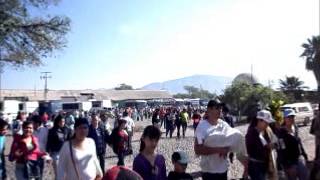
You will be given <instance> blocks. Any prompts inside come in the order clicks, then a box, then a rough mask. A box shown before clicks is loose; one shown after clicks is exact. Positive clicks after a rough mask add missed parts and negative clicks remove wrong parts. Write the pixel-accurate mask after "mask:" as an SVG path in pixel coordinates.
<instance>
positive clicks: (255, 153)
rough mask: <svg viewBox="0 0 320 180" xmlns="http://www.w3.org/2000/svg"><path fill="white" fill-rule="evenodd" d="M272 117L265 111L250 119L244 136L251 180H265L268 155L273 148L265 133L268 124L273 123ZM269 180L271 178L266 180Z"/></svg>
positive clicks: (268, 160) (269, 138)
mask: <svg viewBox="0 0 320 180" xmlns="http://www.w3.org/2000/svg"><path fill="white" fill-rule="evenodd" d="M273 122H274V120H273V118H272V115H271V113H270V112H269V111H267V110H261V111H259V112H258V113H257V116H256V118H254V119H252V121H251V125H250V127H249V128H248V132H247V134H246V146H247V151H248V155H249V165H248V170H249V176H250V178H251V179H252V180H266V179H267V174H268V170H270V169H269V162H270V153H271V151H272V148H273V144H272V142H271V138H272V137H270V136H269V134H268V133H267V128H268V126H269V123H273ZM268 179H271V178H268Z"/></svg>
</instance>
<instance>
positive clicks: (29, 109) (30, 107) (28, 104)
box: [19, 101, 39, 113]
mask: <svg viewBox="0 0 320 180" xmlns="http://www.w3.org/2000/svg"><path fill="white" fill-rule="evenodd" d="M38 108H39V102H38V101H25V102H22V103H20V104H19V110H20V111H24V112H26V113H33V112H36V111H38Z"/></svg>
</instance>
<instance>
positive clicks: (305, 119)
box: [281, 102, 314, 126]
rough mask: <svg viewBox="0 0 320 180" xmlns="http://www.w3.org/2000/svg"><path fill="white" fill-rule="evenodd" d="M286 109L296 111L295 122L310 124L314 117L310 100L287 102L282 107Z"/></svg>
mask: <svg viewBox="0 0 320 180" xmlns="http://www.w3.org/2000/svg"><path fill="white" fill-rule="evenodd" d="M281 109H282V110H284V109H293V110H294V111H295V113H296V118H295V123H296V124H303V125H305V126H306V125H308V124H309V123H310V122H311V121H312V120H313V118H314V112H313V109H312V106H311V104H310V103H308V102H304V103H293V104H285V105H283V106H282V107H281Z"/></svg>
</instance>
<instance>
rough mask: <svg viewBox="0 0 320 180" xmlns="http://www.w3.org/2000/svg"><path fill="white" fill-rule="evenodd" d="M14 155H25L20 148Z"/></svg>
mask: <svg viewBox="0 0 320 180" xmlns="http://www.w3.org/2000/svg"><path fill="white" fill-rule="evenodd" d="M14 155H15V156H17V157H20V156H22V155H23V152H22V151H21V150H20V149H18V150H16V152H14Z"/></svg>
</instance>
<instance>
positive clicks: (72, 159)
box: [69, 140, 80, 179]
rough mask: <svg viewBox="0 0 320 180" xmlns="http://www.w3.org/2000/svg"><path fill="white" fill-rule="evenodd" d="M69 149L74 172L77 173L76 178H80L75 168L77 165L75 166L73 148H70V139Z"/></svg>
mask: <svg viewBox="0 0 320 180" xmlns="http://www.w3.org/2000/svg"><path fill="white" fill-rule="evenodd" d="M69 149H70V153H71V161H72V164H73V167H74V170H75V171H76V174H77V177H78V179H80V174H79V171H78V168H77V166H76V163H75V161H74V157H73V150H72V144H71V140H70V141H69Z"/></svg>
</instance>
